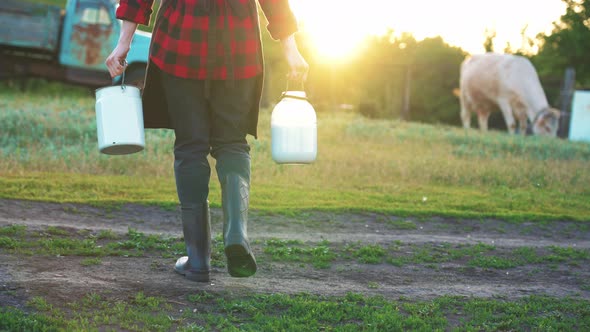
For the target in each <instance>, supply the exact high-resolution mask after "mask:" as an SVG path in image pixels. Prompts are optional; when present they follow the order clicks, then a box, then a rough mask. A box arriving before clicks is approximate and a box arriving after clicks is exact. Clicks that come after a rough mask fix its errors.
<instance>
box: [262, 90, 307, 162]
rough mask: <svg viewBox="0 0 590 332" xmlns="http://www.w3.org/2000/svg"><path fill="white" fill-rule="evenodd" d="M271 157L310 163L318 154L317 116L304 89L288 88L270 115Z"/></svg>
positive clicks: (279, 159)
mask: <svg viewBox="0 0 590 332" xmlns="http://www.w3.org/2000/svg"><path fill="white" fill-rule="evenodd" d="M270 127H271V148H272V159H273V160H274V161H275V162H277V163H279V164H310V163H313V162H314V161H315V159H316V156H317V150H318V144H317V137H318V135H317V118H316V114H315V110H314V109H313V106H312V105H311V104H310V103H309V101H308V100H307V96H306V94H305V91H287V92H285V93H284V94H283V97H282V99H281V100H280V101H279V103H278V104H277V105H276V106H275V107H274V109H273V111H272V115H271V118H270Z"/></svg>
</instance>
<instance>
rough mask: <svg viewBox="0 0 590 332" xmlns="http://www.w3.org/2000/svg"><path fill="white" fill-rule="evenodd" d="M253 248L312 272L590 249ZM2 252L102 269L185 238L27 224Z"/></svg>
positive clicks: (531, 258) (563, 261)
mask: <svg viewBox="0 0 590 332" xmlns="http://www.w3.org/2000/svg"><path fill="white" fill-rule="evenodd" d="M252 246H253V248H254V249H255V250H257V251H258V252H259V253H257V258H258V260H259V261H260V262H265V263H298V264H299V265H300V266H302V267H309V268H314V269H330V268H336V269H339V268H342V267H343V266H344V265H345V264H347V263H348V262H351V261H352V262H355V263H357V264H390V265H394V266H398V267H402V266H407V265H422V266H425V267H429V268H438V265H439V264H442V263H448V262H453V263H455V264H459V265H462V266H465V267H475V268H482V269H497V270H506V269H511V268H515V267H520V266H538V267H544V268H546V267H552V266H556V264H558V265H563V266H583V265H585V264H588V263H589V262H590V250H588V249H579V248H573V247H556V246H550V247H548V248H532V247H519V248H514V249H502V250H500V249H498V248H496V247H495V246H493V245H489V244H484V243H478V244H450V243H442V244H420V245H418V244H405V243H403V242H399V241H396V242H395V243H392V244H390V245H378V244H363V243H360V242H353V243H348V244H344V245H337V244H333V243H330V242H329V241H327V240H323V241H320V242H318V243H303V242H301V241H299V240H280V239H275V238H270V239H266V240H256V241H253V242H252ZM0 250H4V251H6V252H7V253H11V254H16V255H29V256H32V255H34V256H78V257H82V258H83V259H82V260H81V262H80V264H81V265H83V266H91V265H100V264H102V261H103V259H104V258H105V257H147V256H149V257H154V258H162V259H172V258H176V257H177V256H181V255H183V254H184V252H185V244H184V241H183V240H182V238H173V237H166V236H162V235H154V234H150V235H147V234H144V233H141V232H138V231H136V230H134V229H129V230H128V232H127V233H126V234H115V233H113V232H111V231H100V232H96V233H94V232H90V233H87V234H80V233H79V232H76V230H72V229H66V228H56V227H48V228H47V229H44V230H41V231H38V230H36V231H32V230H28V229H27V228H26V227H24V226H3V227H0ZM211 258H212V262H211V263H212V265H213V266H216V267H224V266H225V258H224V253H223V238H222V237H221V234H218V235H217V236H216V237H215V238H214V239H213V243H212V253H211Z"/></svg>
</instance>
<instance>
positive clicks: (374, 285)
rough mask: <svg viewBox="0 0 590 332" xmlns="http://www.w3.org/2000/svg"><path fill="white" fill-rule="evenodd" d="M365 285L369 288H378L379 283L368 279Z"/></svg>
mask: <svg viewBox="0 0 590 332" xmlns="http://www.w3.org/2000/svg"><path fill="white" fill-rule="evenodd" d="M367 287H368V288H370V289H377V288H379V284H378V283H376V282H374V281H369V282H368V283H367Z"/></svg>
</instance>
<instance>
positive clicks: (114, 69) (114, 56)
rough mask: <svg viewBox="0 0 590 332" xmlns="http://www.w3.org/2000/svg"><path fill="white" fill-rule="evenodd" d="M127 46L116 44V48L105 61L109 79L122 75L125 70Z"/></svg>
mask: <svg viewBox="0 0 590 332" xmlns="http://www.w3.org/2000/svg"><path fill="white" fill-rule="evenodd" d="M129 49H130V47H129V45H124V44H123V45H122V44H121V43H119V44H117V47H115V49H114V50H113V52H111V54H110V55H109V56H108V57H107V60H106V61H105V63H106V65H107V68H108V69H109V74H111V78H114V77H116V76H119V75H121V74H123V71H124V70H125V59H127V53H129Z"/></svg>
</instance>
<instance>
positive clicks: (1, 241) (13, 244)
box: [0, 236, 21, 249]
mask: <svg viewBox="0 0 590 332" xmlns="http://www.w3.org/2000/svg"><path fill="white" fill-rule="evenodd" d="M20 246H21V242H19V241H18V240H17V239H13V238H12V237H8V236H0V248H5V249H17V248H19V247H20Z"/></svg>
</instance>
